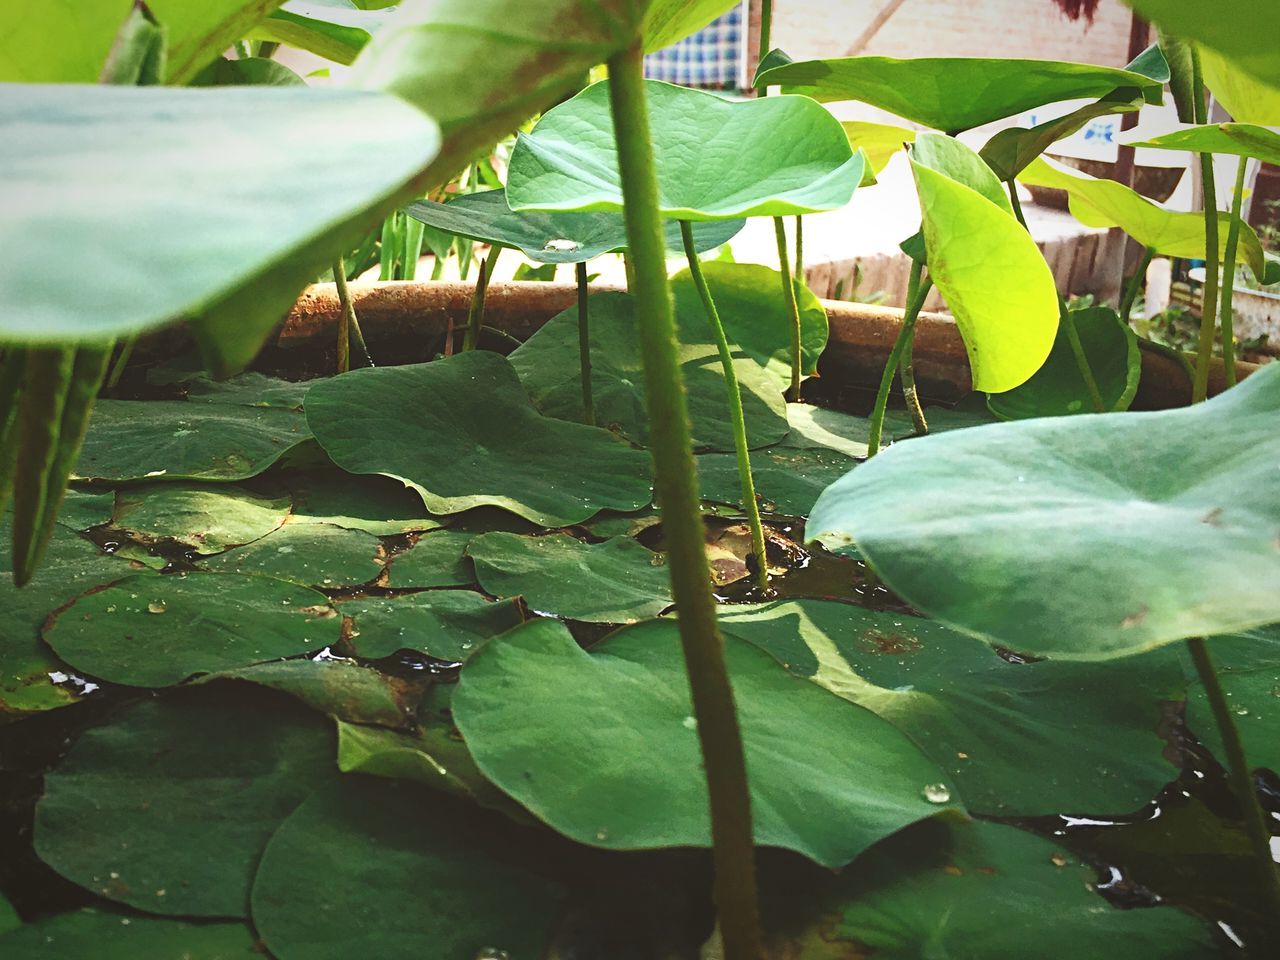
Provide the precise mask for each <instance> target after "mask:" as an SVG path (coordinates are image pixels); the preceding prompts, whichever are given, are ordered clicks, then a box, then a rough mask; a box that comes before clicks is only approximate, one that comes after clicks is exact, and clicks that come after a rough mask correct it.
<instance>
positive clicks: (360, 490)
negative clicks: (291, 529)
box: [289, 469, 440, 586]
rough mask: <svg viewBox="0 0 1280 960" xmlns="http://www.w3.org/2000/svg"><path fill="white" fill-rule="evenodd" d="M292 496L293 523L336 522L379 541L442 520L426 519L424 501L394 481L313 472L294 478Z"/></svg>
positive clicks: (427, 517)
mask: <svg viewBox="0 0 1280 960" xmlns="http://www.w3.org/2000/svg"><path fill="white" fill-rule="evenodd" d="M289 492H290V494H291V495H292V496H293V514H292V516H290V518H289V522H290V523H297V524H304V523H307V524H310V523H321V524H332V525H333V526H337V527H344V528H346V529H348V530H363V531H364V532H365V533H371V534H373V535H374V536H375V537H389V536H394V535H396V534H400V533H416V532H419V531H422V530H434V529H436V528H437V527H439V526H440V521H439V520H437V519H436V518H434V517H430V516H427V512H426V510H425V509H424V508H423V506H422V498H421V497H419V496H418V495H417V494H416V493H414V492H413V491H412V490H410V489H408V488H407V487H405V485H404V484H403V483H400V482H399V481H397V480H393V479H391V478H389V477H378V476H370V477H362V476H356V475H354V474H350V473H344V472H343V471H341V470H332V469H331V470H309V471H307V472H306V473H305V474H303V475H301V476H299V477H296V478H292V479H291V481H290V486H289ZM401 586H403V584H401Z"/></svg>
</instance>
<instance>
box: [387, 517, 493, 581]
mask: <svg viewBox="0 0 1280 960" xmlns="http://www.w3.org/2000/svg"><path fill="white" fill-rule="evenodd" d="M475 536H476V535H475V534H474V533H472V532H470V531H465V530H439V531H436V532H435V533H430V534H428V535H427V536H424V537H422V538H420V539H419V540H418V542H417V543H415V544H414V545H413V546H412V547H410V548H409V549H408V550H406V551H405V552H404V553H400V554H397V555H396V556H395V557H393V558H392V560H391V566H390V573H389V574H388V576H387V586H390V587H465V586H469V585H470V584H473V583H475V582H476V575H475V571H474V570H473V569H472V567H471V561H470V560H468V559H467V556H466V552H467V544H469V543H470V542H471V541H472V540H473V539H475Z"/></svg>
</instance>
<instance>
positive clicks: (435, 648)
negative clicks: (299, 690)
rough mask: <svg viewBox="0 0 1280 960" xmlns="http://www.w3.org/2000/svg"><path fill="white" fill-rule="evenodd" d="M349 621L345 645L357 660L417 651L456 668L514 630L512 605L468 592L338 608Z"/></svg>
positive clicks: (365, 600) (516, 617) (516, 611)
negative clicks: (482, 646)
mask: <svg viewBox="0 0 1280 960" xmlns="http://www.w3.org/2000/svg"><path fill="white" fill-rule="evenodd" d="M338 609H339V610H340V611H341V612H342V615H343V616H344V617H350V618H352V621H353V622H352V625H351V630H350V632H349V634H348V639H349V641H350V643H351V647H352V649H354V650H355V651H356V653H357V654H359V655H360V656H362V657H372V658H377V657H389V656H391V655H392V654H393V653H395V652H396V651H397V650H417V651H419V652H420V653H425V654H427V655H428V656H431V657H435V658H436V659H437V660H448V661H453V662H455V663H460V662H461V661H463V660H465V659H467V657H469V656H470V655H471V651H472V650H474V649H476V648H477V647H479V646H480V645H481V644H483V643H484V642H485V641H486V640H488V639H489V638H490V637H496V636H497V635H498V634H500V633H503V632H505V631H507V630H510V629H511V628H512V627H518V626H519V625H520V624H521V623H522V622H523V621H524V617H523V615H522V614H521V612H520V605H519V604H518V603H514V602H500V603H494V602H493V601H491V600H488V599H486V598H485V597H483V596H481V595H480V594H478V593H475V592H473V591H471V590H425V591H423V592H422V593H413V594H409V595H407V596H402V597H362V598H361V599H359V600H347V601H345V602H343V603H340V604H338Z"/></svg>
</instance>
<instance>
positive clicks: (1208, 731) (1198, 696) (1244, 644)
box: [1187, 626, 1280, 773]
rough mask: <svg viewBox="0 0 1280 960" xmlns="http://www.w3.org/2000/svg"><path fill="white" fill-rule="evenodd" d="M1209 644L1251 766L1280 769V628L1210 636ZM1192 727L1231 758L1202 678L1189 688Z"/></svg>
mask: <svg viewBox="0 0 1280 960" xmlns="http://www.w3.org/2000/svg"><path fill="white" fill-rule="evenodd" d="M1208 645H1209V655H1210V656H1211V657H1212V658H1213V665H1214V666H1215V667H1216V668H1217V674H1218V682H1219V683H1221V684H1222V688H1223V690H1224V691H1225V692H1226V695H1227V697H1228V699H1227V704H1228V705H1229V706H1230V708H1231V710H1232V711H1233V712H1234V713H1235V716H1234V717H1233V721H1234V723H1235V725H1236V729H1237V730H1239V731H1240V739H1241V740H1243V741H1244V752H1245V756H1246V757H1247V758H1248V761H1249V766H1250V767H1252V768H1255V769H1256V768H1259V767H1265V768H1267V769H1269V770H1272V771H1274V772H1277V773H1280V629H1278V628H1277V627H1275V626H1271V627H1264V628H1262V629H1259V630H1250V631H1248V632H1247V633H1240V634H1235V635H1232V636H1223V637H1210V638H1209V642H1208ZM1187 725H1188V726H1189V727H1190V728H1191V729H1192V730H1194V731H1195V733H1196V735H1197V736H1199V737H1200V738H1202V739H1203V740H1204V741H1205V742H1206V743H1207V744H1208V745H1209V746H1210V747H1211V748H1212V749H1213V752H1214V754H1215V755H1216V756H1218V757H1226V755H1227V754H1226V750H1225V748H1224V747H1223V746H1222V737H1221V733H1220V731H1219V729H1218V724H1217V722H1216V721H1215V720H1214V719H1213V710H1212V708H1211V707H1210V706H1209V701H1208V697H1207V696H1206V695H1205V692H1204V687H1203V686H1202V685H1201V684H1200V683H1199V681H1198V679H1197V680H1196V681H1195V682H1194V683H1193V684H1192V686H1191V689H1190V690H1189V691H1188V692H1187Z"/></svg>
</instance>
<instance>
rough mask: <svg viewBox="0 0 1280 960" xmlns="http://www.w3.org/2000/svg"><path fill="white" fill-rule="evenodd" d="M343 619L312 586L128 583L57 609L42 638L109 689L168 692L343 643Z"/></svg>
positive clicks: (231, 579)
mask: <svg viewBox="0 0 1280 960" xmlns="http://www.w3.org/2000/svg"><path fill="white" fill-rule="evenodd" d="M340 627H341V621H340V620H339V619H338V618H337V617H336V616H335V615H334V613H333V609H332V608H331V607H330V606H329V600H328V598H327V597H326V596H325V595H324V594H322V593H318V592H317V591H315V590H308V589H307V588H305V587H299V586H297V585H296V584H292V583H285V582H284V581H281V580H272V579H269V578H267V577H252V576H241V575H239V574H231V573H191V574H187V575H186V576H183V577H174V576H167V577H152V576H146V575H144V576H138V577H128V578H126V579H124V580H121V581H120V582H119V583H116V584H114V585H112V586H110V587H107V588H106V589H105V590H99V591H97V592H95V593H90V594H86V595H85V596H83V597H81V598H80V599H78V600H77V601H76V602H75V603H73V604H71V605H70V606H69V607H67V608H66V609H64V610H60V611H58V612H57V614H56V615H55V616H53V617H52V618H51V619H50V620H49V621H48V623H47V624H46V626H45V627H44V630H43V636H44V641H45V643H47V644H48V645H49V646H50V647H51V648H52V649H53V650H54V652H55V653H57V654H58V656H60V657H62V658H63V659H64V660H66V661H67V663H69V664H71V665H72V666H73V667H75V668H76V669H78V670H83V671H84V672H85V673H88V674H90V675H91V676H94V677H97V678H99V679H101V680H108V681H110V682H112V683H122V684H127V685H129V686H134V687H167V686H172V685H173V684H176V683H181V682H182V681H183V680H185V679H187V678H188V677H190V676H192V675H193V674H197V673H215V672H217V671H220V670H232V669H235V668H238V667H244V666H248V665H249V664H252V663H260V662H262V661H264V660H276V659H279V658H280V657H291V656H296V655H298V654H302V653H319V652H320V651H321V650H323V649H324V648H325V647H326V646H328V645H330V644H333V643H337V642H338V637H339V629H340Z"/></svg>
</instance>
